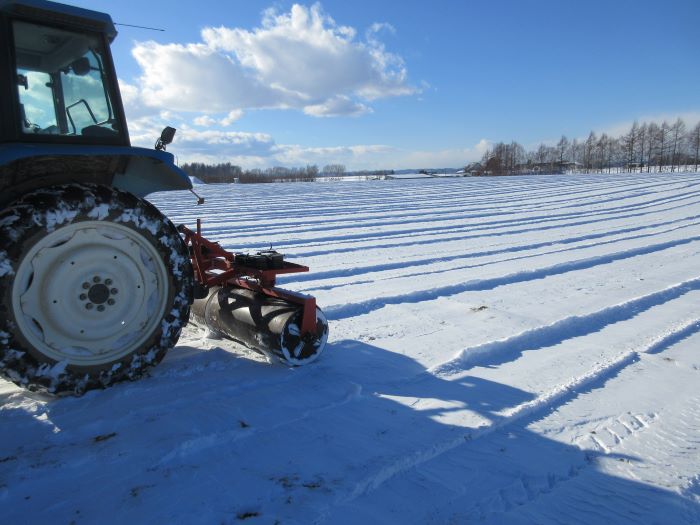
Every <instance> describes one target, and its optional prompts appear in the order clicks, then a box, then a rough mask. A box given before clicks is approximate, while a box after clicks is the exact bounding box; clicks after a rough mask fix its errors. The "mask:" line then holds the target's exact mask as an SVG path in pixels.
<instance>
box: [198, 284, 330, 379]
mask: <svg viewBox="0 0 700 525" xmlns="http://www.w3.org/2000/svg"><path fill="white" fill-rule="evenodd" d="M303 313H304V308H303V306H302V305H299V304H295V303H291V302H288V301H285V300H283V299H279V298H276V297H270V296H268V295H265V294H263V293H260V292H256V291H254V290H249V289H245V288H240V287H238V286H230V285H227V286H213V287H212V288H210V289H209V293H208V295H207V296H206V297H204V298H202V299H196V300H195V301H194V304H193V305H192V307H191V310H190V320H191V321H193V322H194V323H195V324H197V325H199V326H201V327H203V328H208V329H209V330H211V331H212V332H214V333H215V334H217V335H220V336H223V337H226V338H228V339H232V340H234V341H237V342H239V343H243V344H244V345H246V346H248V347H249V348H252V349H253V350H256V351H257V352H260V353H262V354H264V355H266V356H269V357H274V358H276V359H278V360H280V361H282V362H283V363H286V364H288V365H293V366H298V365H304V364H307V363H310V362H312V361H313V360H315V359H316V358H317V357H318V355H319V354H320V353H321V352H322V351H323V349H324V347H325V345H326V341H327V339H328V321H327V320H326V318H325V316H324V315H323V312H321V310H320V309H319V308H316V323H315V330H311V331H307V333H302V329H301V327H302V317H303ZM305 324H307V325H308V324H309V323H305Z"/></svg>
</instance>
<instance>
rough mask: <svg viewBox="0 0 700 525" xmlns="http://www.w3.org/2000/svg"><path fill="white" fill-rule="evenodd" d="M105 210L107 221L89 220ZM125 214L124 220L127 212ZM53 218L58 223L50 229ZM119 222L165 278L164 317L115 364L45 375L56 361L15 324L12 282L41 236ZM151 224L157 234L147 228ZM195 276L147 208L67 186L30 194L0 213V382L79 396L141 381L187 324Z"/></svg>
mask: <svg viewBox="0 0 700 525" xmlns="http://www.w3.org/2000/svg"><path fill="white" fill-rule="evenodd" d="M104 205H107V206H108V209H109V212H108V214H107V215H106V216H103V217H98V218H95V216H94V214H93V216H92V217H89V216H88V214H89V212H90V211H91V210H94V209H95V208H96V207H98V206H102V207H103V208H104ZM125 212H126V213H125ZM56 217H60V218H61V220H62V221H63V222H62V223H60V224H53V223H51V221H55V220H56ZM86 220H90V221H95V220H103V221H118V222H119V223H120V224H121V225H123V226H126V227H128V228H130V229H132V230H134V231H136V232H137V233H139V234H140V235H141V236H142V237H143V238H145V239H146V240H147V241H148V242H149V243H150V244H151V245H152V246H153V247H155V248H156V250H157V251H158V253H159V254H160V255H161V257H162V262H163V264H164V265H165V267H166V269H167V271H168V275H169V280H170V282H169V283H168V284H169V292H168V297H167V307H166V309H165V315H164V317H163V319H162V320H161V322H160V323H158V325H157V327H156V328H155V330H154V331H153V332H152V333H151V334H150V335H149V337H148V340H147V341H146V343H145V344H143V345H142V346H141V348H138V349H135V350H134V351H133V352H131V353H129V354H128V355H126V356H124V357H122V358H121V359H118V360H116V361H113V362H110V363H105V364H101V365H94V366H76V365H71V364H68V366H67V367H66V368H65V370H64V371H63V373H61V374H60V375H58V376H57V377H55V374H47V373H46V370H47V369H49V368H51V367H52V366H53V365H54V364H56V361H54V360H52V359H51V358H49V357H47V356H45V355H44V354H42V353H41V352H39V351H38V350H37V349H35V348H33V347H32V345H31V344H29V343H28V341H27V339H26V338H25V337H24V336H23V335H22V333H21V330H20V329H19V327H18V325H17V323H16V322H15V320H14V318H13V309H12V306H11V305H12V283H13V281H14V279H13V276H14V274H15V273H16V271H17V269H18V268H19V265H20V264H21V263H22V260H23V257H24V256H25V255H26V254H27V253H28V250H29V249H30V248H31V247H32V246H33V245H34V244H36V243H37V242H38V241H39V240H40V239H41V238H42V237H44V236H45V235H46V234H47V228H49V229H50V228H55V229H56V230H57V229H59V228H61V227H63V226H66V225H68V224H74V223H76V222H78V221H86ZM146 224H148V225H151V229H153V226H152V225H153V224H157V225H158V226H157V231H156V232H155V233H154V232H152V231H149V229H148V228H147V227H146V226H145V225H146ZM192 287H193V272H192V266H191V264H190V260H189V257H188V253H187V249H186V247H185V245H184V242H183V241H182V238H181V237H180V235H179V233H178V232H177V229H176V228H175V226H174V225H173V224H172V223H171V222H170V221H169V220H168V219H167V218H166V217H164V216H163V215H162V214H161V213H160V212H159V211H158V209H157V208H156V207H155V206H153V205H152V204H150V203H149V202H148V201H145V200H143V199H140V198H138V197H136V196H134V195H132V194H130V193H127V192H123V191H120V190H117V189H115V188H111V187H108V186H99V185H89V184H70V185H61V186H54V187H50V188H45V189H41V190H37V191H34V192H32V193H30V194H27V195H25V196H24V197H22V198H21V199H19V200H18V201H16V202H14V203H12V204H11V205H10V206H9V207H8V208H6V209H4V210H3V211H2V212H0V375H2V376H3V377H5V378H7V379H9V380H10V381H12V382H14V383H15V384H17V385H19V386H22V387H24V388H27V389H29V390H31V391H40V392H47V393H51V394H77V395H80V394H82V393H84V392H85V391H87V390H91V389H97V388H105V387H107V386H110V385H112V384H114V383H117V382H119V381H125V380H134V379H138V378H140V377H142V376H143V375H144V374H146V373H147V372H148V370H149V369H150V368H151V367H153V366H155V365H156V364H158V363H159V362H160V361H161V360H162V359H163V357H164V356H165V354H166V352H167V351H168V350H169V349H170V348H172V347H173V346H174V345H175V344H176V343H177V340H178V338H179V337H180V332H181V330H182V327H183V326H184V325H185V324H186V323H187V319H188V317H189V307H190V302H191V297H192Z"/></svg>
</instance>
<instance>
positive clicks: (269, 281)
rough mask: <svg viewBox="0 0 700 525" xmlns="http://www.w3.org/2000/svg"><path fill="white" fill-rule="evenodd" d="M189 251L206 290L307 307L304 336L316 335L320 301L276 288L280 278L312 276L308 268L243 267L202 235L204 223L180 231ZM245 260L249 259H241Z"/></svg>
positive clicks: (284, 263)
mask: <svg viewBox="0 0 700 525" xmlns="http://www.w3.org/2000/svg"><path fill="white" fill-rule="evenodd" d="M178 230H179V231H180V233H181V234H182V235H183V236H184V240H185V244H186V245H187V247H188V248H189V252H190V258H191V260H192V267H193V268H194V274H195V278H196V279H197V281H198V282H199V283H200V284H201V285H202V286H204V287H206V288H211V287H213V286H237V287H239V288H245V289H248V290H252V291H255V292H258V293H261V294H263V295H265V296H268V297H274V298H277V299H281V300H283V301H287V302H289V303H292V304H297V305H300V306H302V307H303V313H302V323H301V327H300V328H301V333H302V335H305V334H315V333H316V329H317V327H316V298H315V297H312V296H310V295H305V294H301V293H297V292H292V291H290V290H284V289H282V288H278V287H276V286H275V283H276V278H277V275H282V274H289V273H299V272H308V271H309V268H308V266H302V265H300V264H295V263H291V262H288V261H284V260H283V261H282V263H281V265H279V267H278V268H265V269H262V268H252V267H250V266H246V265H244V264H241V263H240V262H238V261H237V260H236V259H237V257H236V254H234V253H231V252H229V251H227V250H225V249H224V248H222V247H221V245H220V244H219V243H217V242H213V241H210V240H208V239H206V238H205V237H204V236H203V235H202V222H201V220H200V219H197V229H196V231H192V230H190V229H189V228H187V227H186V226H184V225H180V226H179V227H178ZM239 258H241V259H244V260H246V259H248V256H246V255H242V254H241V255H240V256H239Z"/></svg>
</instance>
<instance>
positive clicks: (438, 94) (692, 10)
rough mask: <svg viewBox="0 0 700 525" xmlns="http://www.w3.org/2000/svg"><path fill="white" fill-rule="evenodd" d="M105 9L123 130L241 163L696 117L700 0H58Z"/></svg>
mask: <svg viewBox="0 0 700 525" xmlns="http://www.w3.org/2000/svg"><path fill="white" fill-rule="evenodd" d="M70 3H72V4H74V5H78V6H82V7H87V8H91V9H95V10H99V11H106V12H109V13H110V14H111V15H112V17H113V19H114V20H115V22H121V23H126V24H139V25H144V26H151V27H158V28H163V29H165V31H163V32H156V31H147V30H141V29H134V28H129V27H125V26H119V27H118V29H119V31H120V34H119V36H118V37H117V40H116V41H115V44H114V47H113V52H114V56H115V62H116V65H117V69H118V72H119V77H120V80H121V83H122V89H123V93H124V99H125V103H126V105H127V115H128V117H129V118H130V130H131V132H132V135H133V141H134V142H135V143H143V144H144V145H151V143H152V142H153V136H154V135H155V134H156V133H157V131H158V130H159V129H160V128H161V127H162V126H163V125H166V124H171V125H174V126H175V127H178V130H179V131H178V138H177V139H176V142H175V143H174V144H173V146H172V147H171V150H172V151H173V152H175V153H177V154H178V156H179V158H180V160H181V161H182V160H202V161H209V162H217V161H224V160H230V161H232V162H235V163H238V164H241V165H242V166H244V167H266V166H272V165H302V164H306V163H313V164H319V165H323V164H327V163H341V164H345V165H346V166H347V167H348V169H365V168H397V169H401V168H409V167H414V168H420V167H447V166H453V167H458V166H461V165H464V164H465V163H467V162H469V161H472V160H477V159H478V158H479V157H480V156H481V154H482V153H483V151H484V149H485V148H486V147H487V146H488V143H489V142H495V141H501V140H504V141H510V140H517V141H519V142H520V143H522V144H524V145H525V146H526V147H531V146H535V145H537V144H539V143H541V142H551V141H556V140H557V139H558V138H559V137H560V136H561V134H565V135H567V136H568V137H570V138H573V137H585V136H586V135H587V134H588V132H589V131H591V130H595V131H597V132H601V131H608V132H612V133H613V134H615V133H618V132H620V131H621V130H622V129H624V127H625V126H627V125H629V124H631V123H632V121H634V120H635V119H637V120H645V119H646V120H651V119H663V118H667V119H669V120H672V119H675V118H676V117H677V116H681V117H683V118H684V119H686V121H687V122H688V123H694V122H697V120H698V119H699V118H700V96H699V93H700V68H698V67H697V66H698V57H699V56H700V31H698V28H697V23H698V20H700V1H698V0H670V1H664V2H660V1H658V0H657V1H631V0H609V1H607V2H606V1H598V0H593V1H591V0H589V1H585V2H583V1H579V2H574V1H564V0H560V1H558V2H553V1H545V0H542V1H536V0H531V1H525V0H522V1H516V0H498V1H488V2H487V1H481V2H474V1H461V2H459V1H447V0H434V1H432V2H425V1H424V2H411V1H409V2H381V1H378V0H375V1H373V2H370V1H364V0H362V1H353V2H347V1H335V0H334V1H325V2H321V3H317V4H313V3H306V4H304V3H299V4H295V3H294V2H287V1H282V2H274V1H269V2H258V1H246V2H243V1H238V0H228V1H226V0H219V1H211V0H198V1H196V2H172V1H171V2H165V1H161V0H150V1H147V2H146V1H134V0H120V1H119V2H113V1H107V0H72V1H71V2H70Z"/></svg>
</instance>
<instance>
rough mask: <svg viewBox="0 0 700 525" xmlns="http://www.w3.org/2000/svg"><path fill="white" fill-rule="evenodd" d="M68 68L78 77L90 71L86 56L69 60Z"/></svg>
mask: <svg viewBox="0 0 700 525" xmlns="http://www.w3.org/2000/svg"><path fill="white" fill-rule="evenodd" d="M70 68H71V69H72V70H73V73H75V74H76V75H78V76H79V77H84V76H85V75H87V74H88V73H89V72H90V69H91V67H90V60H88V58H87V57H80V58H77V59H75V60H73V62H71V65H70Z"/></svg>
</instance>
